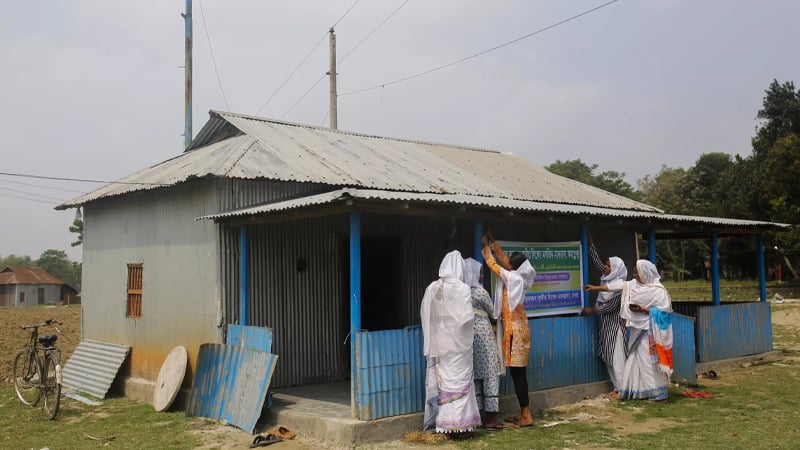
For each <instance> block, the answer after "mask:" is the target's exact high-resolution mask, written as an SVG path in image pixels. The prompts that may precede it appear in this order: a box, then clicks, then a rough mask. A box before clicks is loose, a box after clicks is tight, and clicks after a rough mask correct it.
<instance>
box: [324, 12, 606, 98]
mask: <svg viewBox="0 0 800 450" xmlns="http://www.w3.org/2000/svg"><path fill="white" fill-rule="evenodd" d="M618 1H619V0H611V1H609V2H606V3H603V4H602V5H599V6H596V7H594V8H592V9H589V10H586V11H584V12H582V13H580V14H576V15H574V16H572V17H569V18H566V19H564V20H562V21H560V22H557V23H554V24H552V25H549V26H546V27H544V28H540V29H538V30H536V31H534V32H531V33H528V34H526V35H524V36H520V37H518V38H516V39H512V40H510V41H508V42H504V43H502V44H500V45H496V46H494V47H492V48H489V49H486V50H483V51H481V52H478V53H475V54H473V55H470V56H466V57H464V58H461V59H458V60H455V61H451V62H449V63H447V64H443V65H441V66H437V67H434V68H432V69H428V70H425V71H422V72H419V73H415V74H413V75H409V76H407V77H403V78H400V79H397V80H393V81H389V82H386V83H381V84H376V85H375V86H371V87H368V88H364V89H358V90H355V91H350V92H346V93H344V94H339V97H343V96H346V95H353V94H360V93H362V92H367V91H372V90H374V89H378V88H381V87H386V86H390V85H392V84H397V83H402V82H404V81H408V80H411V79H414V78H418V77H421V76H423V75H428V74H431V73H433V72H437V71H439V70H442V69H446V68H448V67H451V66H454V65H456V64H460V63H462V62H465V61H469V60H470V59H473V58H477V57H479V56H482V55H485V54H487V53H490V52H493V51H495V50H499V49H501V48H503V47H506V46H509V45H511V44H514V43H517V42H519V41H522V40H524V39H528V38H530V37H533V36H536V35H537V34H539V33H543V32H545V31H547V30H550V29H552V28H555V27H557V26H559V25H563V24H565V23H567V22H570V21H573V20H575V19H577V18H579V17H583V16H585V15H587V14H591V13H593V12H595V11H597V10H599V9H602V8H605V7H606V6H609V5H611V4H612V3H616V2H618Z"/></svg>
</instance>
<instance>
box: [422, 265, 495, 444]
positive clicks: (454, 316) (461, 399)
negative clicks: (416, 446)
mask: <svg viewBox="0 0 800 450" xmlns="http://www.w3.org/2000/svg"><path fill="white" fill-rule="evenodd" d="M463 278H464V260H463V259H462V258H461V253H459V252H458V251H457V250H455V251H452V252H450V253H448V254H447V255H445V257H444V260H442V264H441V265H440V266H439V279H438V280H436V281H434V282H433V283H431V284H430V285H428V288H427V289H426V290H425V296H424V297H423V299H422V305H421V307H420V319H421V321H422V333H423V337H424V341H423V352H424V354H425V358H426V360H427V363H428V369H427V372H426V380H425V394H426V395H425V414H424V419H423V429H424V430H429V429H433V428H435V429H436V432H437V433H459V434H462V433H470V432H471V431H472V430H473V429H474V428H475V427H478V426H480V424H481V418H480V412H479V411H478V402H477V400H476V399H475V386H474V384H473V376H472V373H473V371H472V370H473V369H472V340H473V329H472V322H473V320H474V318H475V313H474V312H473V310H472V297H471V293H470V288H469V286H467V285H466V284H465V283H464V281H463Z"/></svg>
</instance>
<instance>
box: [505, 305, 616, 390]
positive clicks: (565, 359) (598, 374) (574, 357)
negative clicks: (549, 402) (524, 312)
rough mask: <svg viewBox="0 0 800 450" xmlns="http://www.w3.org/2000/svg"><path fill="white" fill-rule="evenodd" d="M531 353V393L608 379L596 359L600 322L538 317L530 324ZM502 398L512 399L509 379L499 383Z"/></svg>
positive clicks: (601, 364) (600, 363) (512, 388)
mask: <svg viewBox="0 0 800 450" xmlns="http://www.w3.org/2000/svg"><path fill="white" fill-rule="evenodd" d="M528 325H529V326H530V329H531V352H530V357H529V360H528V369H527V377H528V388H529V390H531V391H538V390H541V389H550V388H555V387H561V386H569V385H573V384H582V383H591V382H594V381H602V380H607V379H608V374H607V373H606V369H605V366H604V365H603V363H602V361H601V360H600V357H599V356H597V319H596V318H595V317H593V316H588V317H586V316H584V317H539V318H536V319H530V320H528ZM500 392H501V395H513V394H514V383H513V382H512V381H511V377H510V376H506V377H504V378H503V379H502V380H501V382H500Z"/></svg>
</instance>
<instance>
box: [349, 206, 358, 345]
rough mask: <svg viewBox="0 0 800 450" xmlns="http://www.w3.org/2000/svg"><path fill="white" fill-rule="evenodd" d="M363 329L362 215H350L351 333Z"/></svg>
mask: <svg viewBox="0 0 800 450" xmlns="http://www.w3.org/2000/svg"><path fill="white" fill-rule="evenodd" d="M360 329H361V214H360V213H357V212H353V213H350V333H351V336H352V335H353V334H352V333H355V332H356V331H358V330H360Z"/></svg>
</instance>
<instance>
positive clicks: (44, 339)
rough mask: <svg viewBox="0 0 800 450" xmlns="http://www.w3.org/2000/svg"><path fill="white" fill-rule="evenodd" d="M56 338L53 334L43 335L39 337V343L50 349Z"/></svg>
mask: <svg viewBox="0 0 800 450" xmlns="http://www.w3.org/2000/svg"><path fill="white" fill-rule="evenodd" d="M57 339H58V336H56V335H55V334H44V335H41V336H39V343H40V344H42V345H43V346H45V347H52V346H53V344H55V342H56V340H57Z"/></svg>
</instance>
